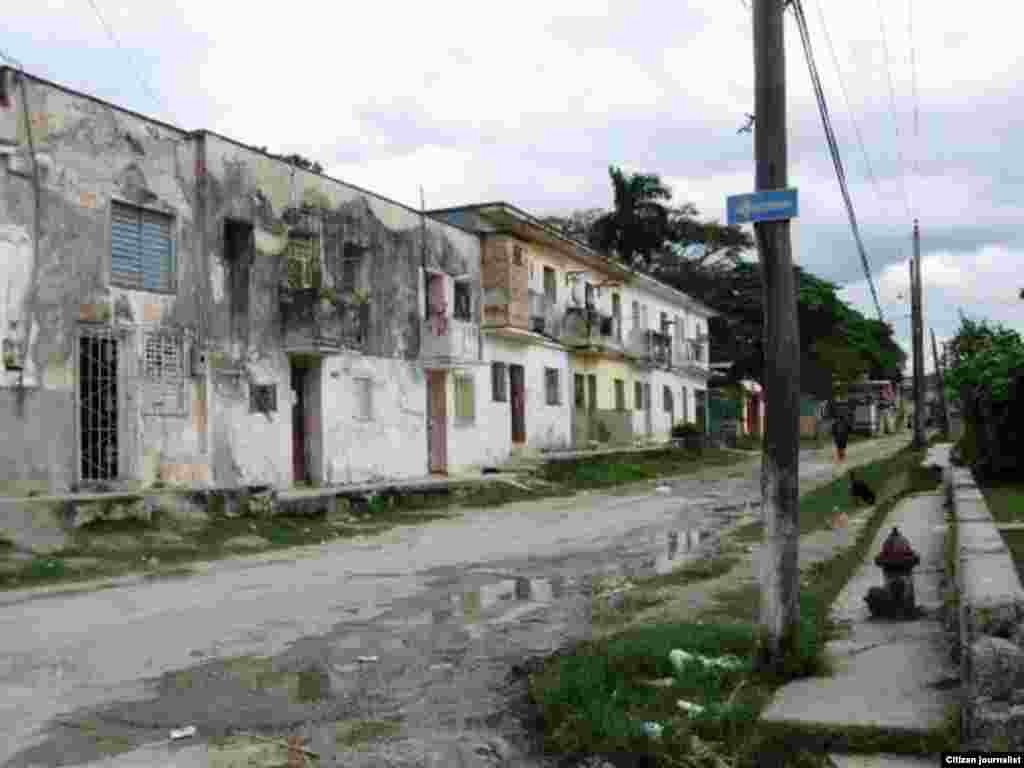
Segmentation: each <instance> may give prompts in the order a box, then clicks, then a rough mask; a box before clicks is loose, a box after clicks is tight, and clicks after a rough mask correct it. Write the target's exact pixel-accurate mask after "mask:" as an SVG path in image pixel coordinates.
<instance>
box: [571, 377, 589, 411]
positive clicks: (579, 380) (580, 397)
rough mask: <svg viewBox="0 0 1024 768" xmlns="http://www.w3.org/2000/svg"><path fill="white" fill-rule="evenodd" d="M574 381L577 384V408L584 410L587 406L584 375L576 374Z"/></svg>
mask: <svg viewBox="0 0 1024 768" xmlns="http://www.w3.org/2000/svg"><path fill="white" fill-rule="evenodd" d="M573 381H574V382H575V384H574V386H575V388H576V389H575V392H576V407H577V408H584V407H585V406H586V405H587V396H586V394H585V392H584V388H583V374H581V373H577V374H575V376H574V378H573Z"/></svg>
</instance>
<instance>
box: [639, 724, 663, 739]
mask: <svg viewBox="0 0 1024 768" xmlns="http://www.w3.org/2000/svg"><path fill="white" fill-rule="evenodd" d="M641 727H642V728H643V731H644V735H645V736H650V737H651V738H652V739H660V738H661V732H662V730H663V727H662V725H661V723H656V722H653V721H647V722H645V723H644V724H643V726H641Z"/></svg>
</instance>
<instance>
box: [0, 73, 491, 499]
mask: <svg viewBox="0 0 1024 768" xmlns="http://www.w3.org/2000/svg"><path fill="white" fill-rule="evenodd" d="M0 81H2V88H0V152H2V154H0V285H2V287H3V290H2V292H0V335H2V336H3V339H4V342H5V346H4V349H5V359H4V366H3V372H2V373H0V427H2V429H3V432H4V434H10V435H19V436H21V439H20V440H18V441H5V445H4V447H3V448H0V479H2V480H4V481H7V482H9V481H27V482H30V483H37V484H40V485H45V486H47V487H49V488H50V489H52V490H64V489H67V488H69V487H72V486H74V485H81V484H87V483H88V482H89V481H104V482H115V483H120V482H135V483H142V484H146V483H151V482H153V481H155V480H157V479H161V480H167V481H172V482H184V483H195V484H211V483H212V484H215V485H224V486H234V485H239V484H258V485H263V484H266V485H274V486H278V487H284V486H288V485H290V484H291V483H292V482H293V481H295V480H296V479H297V476H298V474H300V473H301V474H302V475H303V476H304V477H305V478H306V479H309V480H312V481H315V482H325V483H337V482H349V481H359V480H366V479H370V478H373V477H378V476H388V477H395V476H415V475H422V474H425V473H426V472H427V469H428V459H429V457H428V452H429V449H428V443H427V432H428V428H427V417H428V385H427V378H428V371H430V370H438V371H441V372H442V376H443V377H446V378H451V371H452V370H454V369H455V368H457V367H459V366H469V368H470V370H473V371H475V370H477V368H474V367H473V366H474V365H478V364H479V361H480V356H481V344H480V339H479V320H480V311H481V309H480V307H481V302H480V240H479V238H478V237H477V236H475V235H474V234H472V233H469V232H465V231H463V230H460V229H458V228H457V227H453V226H450V225H447V224H443V223H440V222H437V221H434V220H432V219H429V218H425V217H422V216H421V215H419V214H418V213H416V212H415V211H412V210H410V209H407V208H405V207H403V206H401V205H399V204H397V203H393V202H391V201H388V200H385V199H383V198H380V197H377V196H374V195H372V194H370V193H367V192H364V191H362V190H359V189H356V188H354V187H351V186H348V185H345V184H343V183H341V182H338V181H336V180H333V179H330V178H327V177H324V176H320V175H317V174H314V173H310V172H308V171H305V170H302V169H300V168H296V167H294V166H293V165H291V164H289V163H286V162H284V161H282V160H281V159H279V158H275V157H271V156H268V155H266V154H263V153H262V152H260V151H257V150H255V149H252V148H249V147H245V146H243V145H241V144H238V143H236V142H233V141H231V140H229V139H226V138H223V137H220V136H217V135H215V134H211V133H207V132H186V131H182V130H180V129H177V128H174V127H173V126H168V125H164V124H161V123H158V122H155V121H153V120H148V119H146V118H144V117H141V116H139V115H135V114H132V113H130V112H127V111H125V110H121V109H119V108H117V107H115V106H113V105H110V104H106V103H104V102H101V101H98V100H95V99H92V98H89V97H87V96H84V95H81V94H77V93H74V92H71V91H68V90H66V89H63V88H61V87H60V86H57V85H55V84H52V83H47V82H45V81H42V80H38V79H35V78H31V77H24V78H19V77H18V76H17V75H16V74H15V73H14V72H12V71H10V70H6V69H4V70H0ZM26 116H27V123H26ZM26 125H29V126H31V144H32V145H33V148H34V150H35V154H34V158H33V153H32V152H31V151H30V150H29V143H30V142H29V133H30V132H29V131H28V130H27V129H26ZM33 159H34V160H35V162H33ZM36 189H38V205H37V203H36V200H37V194H36ZM126 233H127V234H126ZM136 239H137V240H138V242H137V243H136V242H135V241H136ZM128 240H130V241H131V242H128V244H127V245H125V242H127V241H128ZM147 249H148V250H147ZM136 250H137V251H138V255H137V258H138V263H139V265H140V266H138V268H137V269H136V267H135V266H133V265H134V262H133V261H132V259H133V258H135V256H136V254H135V251H136ZM126 264H127V265H128V266H125V265H126ZM430 275H434V276H435V278H437V285H441V284H442V283H446V285H447V290H448V291H449V292H451V293H453V294H457V297H456V298H457V299H458V300H459V304H458V306H448V307H447V308H446V309H443V310H442V311H441V314H442V315H444V316H446V318H447V322H446V324H445V327H444V328H443V329H441V330H439V331H436V332H434V331H435V330H436V328H435V326H434V325H430V324H428V323H427V321H426V319H425V318H426V315H427V313H428V308H427V297H426V293H427V285H428V281H429V280H431V279H432V278H431V277H430ZM446 281H447V282H446ZM454 281H458V282H460V284H461V286H460V288H459V289H458V290H455V289H454V288H453V285H454ZM432 329H434V330H432ZM447 394H448V396H449V398H450V397H451V387H449V388H448V392H447ZM454 411H455V409H454V408H453V407H449V408H448V409H447V412H446V414H441V415H442V417H443V420H444V426H445V427H446V428H447V429H448V430H449V434H447V435H446V437H447V438H448V439H447V445H446V446H445V447H446V449H447V454H448V455H447V456H446V457H444V459H445V464H446V467H445V468H446V469H452V470H456V469H458V468H459V467H460V464H461V463H473V462H472V457H473V456H474V454H475V451H476V443H475V442H474V441H473V440H470V439H468V438H465V439H464V435H465V433H459V432H457V431H456V430H454V429H453V421H454ZM439 426H441V425H440V423H439Z"/></svg>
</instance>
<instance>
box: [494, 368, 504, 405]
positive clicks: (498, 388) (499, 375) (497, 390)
mask: <svg viewBox="0 0 1024 768" xmlns="http://www.w3.org/2000/svg"><path fill="white" fill-rule="evenodd" d="M507 368H508V367H507V366H506V365H505V364H504V363H491V391H492V397H493V399H494V402H496V403H504V402H505V401H506V400H508V370H507Z"/></svg>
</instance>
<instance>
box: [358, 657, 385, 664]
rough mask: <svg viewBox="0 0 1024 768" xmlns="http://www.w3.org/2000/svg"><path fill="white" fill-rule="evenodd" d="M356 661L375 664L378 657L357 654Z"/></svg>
mask: <svg viewBox="0 0 1024 768" xmlns="http://www.w3.org/2000/svg"><path fill="white" fill-rule="evenodd" d="M356 661H358V662H359V663H360V664H376V663H377V662H378V661H380V659H379V658H378V657H377V656H358V657H357V658H356Z"/></svg>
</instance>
